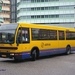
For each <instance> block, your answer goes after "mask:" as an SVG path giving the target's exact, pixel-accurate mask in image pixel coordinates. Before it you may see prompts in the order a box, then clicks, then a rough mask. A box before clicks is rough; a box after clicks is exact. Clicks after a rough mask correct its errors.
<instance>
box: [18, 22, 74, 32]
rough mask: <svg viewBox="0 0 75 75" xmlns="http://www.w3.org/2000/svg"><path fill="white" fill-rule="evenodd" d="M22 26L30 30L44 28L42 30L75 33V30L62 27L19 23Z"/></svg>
mask: <svg viewBox="0 0 75 75" xmlns="http://www.w3.org/2000/svg"><path fill="white" fill-rule="evenodd" d="M19 25H21V26H25V27H29V28H32V27H33V28H42V29H56V30H66V31H70V30H71V31H75V29H74V28H67V27H60V26H51V25H44V24H29V23H19Z"/></svg>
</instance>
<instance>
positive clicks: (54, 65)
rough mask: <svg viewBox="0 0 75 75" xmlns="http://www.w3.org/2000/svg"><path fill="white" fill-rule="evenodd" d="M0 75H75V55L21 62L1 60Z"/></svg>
mask: <svg viewBox="0 0 75 75" xmlns="http://www.w3.org/2000/svg"><path fill="white" fill-rule="evenodd" d="M0 75H75V53H73V54H70V55H54V56H48V57H43V58H40V59H39V60H36V61H30V59H28V60H25V61H21V62H16V61H14V60H13V59H7V58H6V59H5V58H0Z"/></svg>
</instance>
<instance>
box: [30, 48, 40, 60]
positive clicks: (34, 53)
mask: <svg viewBox="0 0 75 75" xmlns="http://www.w3.org/2000/svg"><path fill="white" fill-rule="evenodd" d="M38 56H39V55H38V51H37V49H33V50H32V52H31V60H32V61H35V60H36V59H37V58H38Z"/></svg>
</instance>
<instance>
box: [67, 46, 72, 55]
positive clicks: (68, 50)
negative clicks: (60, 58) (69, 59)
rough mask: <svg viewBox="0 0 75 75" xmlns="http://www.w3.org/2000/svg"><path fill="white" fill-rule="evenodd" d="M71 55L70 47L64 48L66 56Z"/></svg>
mask: <svg viewBox="0 0 75 75" xmlns="http://www.w3.org/2000/svg"><path fill="white" fill-rule="evenodd" d="M70 53H71V47H70V46H67V47H66V54H67V55H69V54H70Z"/></svg>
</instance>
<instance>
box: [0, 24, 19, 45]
mask: <svg viewBox="0 0 75 75" xmlns="http://www.w3.org/2000/svg"><path fill="white" fill-rule="evenodd" d="M17 26H18V24H6V25H2V26H0V43H11V44H12V43H14V39H15V31H16V28H17Z"/></svg>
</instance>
